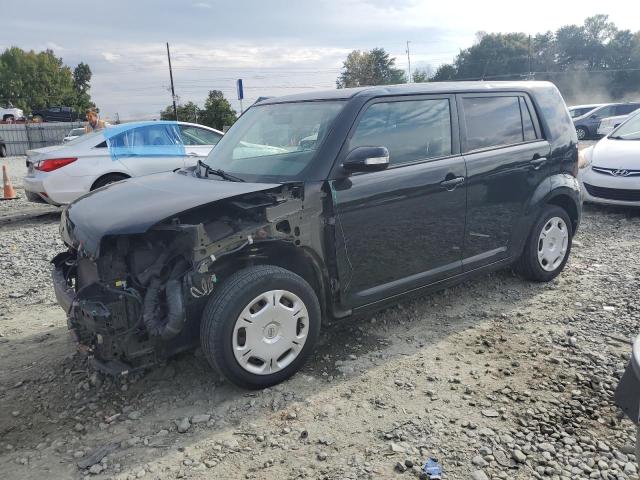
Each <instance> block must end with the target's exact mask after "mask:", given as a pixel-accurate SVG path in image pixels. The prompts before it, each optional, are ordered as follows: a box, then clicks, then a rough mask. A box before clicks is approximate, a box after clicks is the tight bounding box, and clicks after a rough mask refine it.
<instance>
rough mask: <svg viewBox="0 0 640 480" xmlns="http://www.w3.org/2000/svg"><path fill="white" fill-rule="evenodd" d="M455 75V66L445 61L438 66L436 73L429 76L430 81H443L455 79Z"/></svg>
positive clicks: (456, 73)
mask: <svg viewBox="0 0 640 480" xmlns="http://www.w3.org/2000/svg"><path fill="white" fill-rule="evenodd" d="M457 75H458V72H457V71H456V67H455V66H453V65H449V64H447V63H445V64H442V65H440V66H439V67H438V69H437V70H436V73H434V74H433V77H431V81H433V82H444V81H447V80H455V78H456V77H457Z"/></svg>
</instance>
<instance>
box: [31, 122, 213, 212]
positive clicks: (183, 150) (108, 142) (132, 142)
mask: <svg viewBox="0 0 640 480" xmlns="http://www.w3.org/2000/svg"><path fill="white" fill-rule="evenodd" d="M222 135H223V133H222V132H220V131H218V130H214V129H213V128H209V127H205V126H202V125H196V124H192V123H184V122H169V121H160V122H135V123H126V124H122V125H117V126H110V127H107V128H105V129H103V130H101V131H99V132H95V133H89V134H86V135H82V136H81V137H78V138H76V139H75V140H71V141H70V142H67V143H65V144H63V145H58V146H55V147H46V148H39V149H37V150H29V151H27V170H28V173H27V176H26V177H25V178H24V189H25V193H26V195H27V197H28V198H29V200H32V201H36V202H41V201H43V200H44V201H45V202H47V203H51V204H53V205H63V204H67V203H70V202H72V201H74V200H75V199H77V198H78V197H80V196H82V195H84V194H85V193H87V192H90V191H91V190H95V189H96V188H100V187H103V186H105V185H108V184H109V183H113V182H117V181H120V180H124V179H127V178H130V177H139V176H142V175H149V174H151V173H158V172H166V171H171V170H175V169H177V168H183V167H188V166H193V165H195V164H196V163H197V161H198V160H199V159H204V158H205V157H206V156H207V155H208V154H209V152H210V151H211V149H212V148H213V147H214V146H215V145H216V144H217V143H218V141H220V139H221V138H222Z"/></svg>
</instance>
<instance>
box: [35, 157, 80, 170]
mask: <svg viewBox="0 0 640 480" xmlns="http://www.w3.org/2000/svg"><path fill="white" fill-rule="evenodd" d="M76 160H77V158H75V157H69V158H49V159H47V160H41V161H39V162H38V163H36V164H35V166H34V168H35V169H36V170H40V171H41V172H53V171H54V170H57V169H59V168H62V167H64V166H66V165H69V164H70V163H73V162H75V161H76Z"/></svg>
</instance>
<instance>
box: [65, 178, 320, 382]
mask: <svg viewBox="0 0 640 480" xmlns="http://www.w3.org/2000/svg"><path fill="white" fill-rule="evenodd" d="M313 203H317V205H316V206H315V208H314V207H308V206H307V205H305V200H304V191H303V190H302V187H301V186H300V185H298V184H286V185H282V186H281V187H279V188H277V189H275V190H273V191H267V192H254V193H248V194H243V195H241V196H238V197H234V198H228V199H225V200H222V201H217V202H215V203H210V204H206V205H203V206H200V207H197V208H195V209H192V210H189V211H187V212H183V213H180V214H177V215H174V216H171V217H170V218H168V219H166V220H165V221H163V222H160V223H159V224H157V225H155V226H153V227H152V228H151V229H149V230H148V231H147V232H145V233H137V234H132V235H115V236H105V237H104V238H102V240H101V242H100V250H99V254H98V255H92V254H91V253H92V252H88V251H84V250H83V246H82V242H78V241H77V239H76V238H73V233H72V231H73V225H72V222H71V221H70V220H69V219H68V218H66V217H65V216H64V215H63V224H62V227H61V231H62V233H63V238H65V242H66V243H67V244H68V245H69V246H70V248H69V250H68V251H67V252H64V253H61V254H59V255H58V256H56V257H55V258H54V260H53V263H54V265H55V267H56V270H55V273H54V283H56V295H57V296H58V300H59V302H60V303H61V305H63V308H66V307H65V305H67V304H68V310H67V313H68V323H69V328H70V329H71V331H72V332H73V334H74V336H75V337H76V339H77V341H78V343H79V344H80V345H81V349H83V350H84V351H86V353H88V354H89V355H90V356H91V357H92V360H93V363H94V365H95V366H96V368H98V369H99V370H102V371H104V372H106V373H110V374H116V375H117V374H122V373H127V372H131V371H134V370H138V369H143V368H146V367H149V366H151V365H154V364H156V363H158V362H159V361H161V360H163V359H165V358H167V357H169V356H171V355H173V354H175V353H177V352H179V351H182V350H185V349H188V348H191V347H192V346H194V345H195V344H196V342H197V340H198V337H199V328H198V326H199V322H200V316H201V313H202V310H203V309H204V306H205V304H206V302H207V300H208V297H209V295H210V294H211V293H212V292H213V291H214V290H215V289H216V285H217V283H218V282H219V281H221V279H224V278H225V276H226V275H228V274H229V272H232V271H234V270H237V269H238V263H239V262H240V264H241V265H242V264H245V265H251V264H253V263H256V262H257V263H260V261H261V258H263V257H264V256H265V252H266V251H268V250H269V249H270V248H281V247H282V246H283V245H287V246H290V247H291V248H296V247H301V246H304V245H309V244H312V243H314V242H315V243H317V239H319V238H320V236H319V235H318V232H317V231H315V232H314V231H310V230H313V228H312V227H310V225H312V224H314V223H315V224H316V225H317V224H318V223H320V222H318V220H317V218H316V219H315V220H311V217H313V216H314V214H313V212H314V211H315V212H316V214H317V215H320V214H321V211H322V210H321V206H320V203H321V202H320V201H318V202H313ZM305 207H306V208H307V210H306V211H305V212H304V216H303V214H302V213H303V212H302V211H303V208H305ZM65 214H66V212H65ZM310 214H311V215H310ZM203 219H204V220H203ZM65 220H66V224H65ZM65 230H66V232H65ZM316 230H317V228H316ZM315 247H316V251H321V250H322V246H321V245H320V246H315ZM299 250H304V248H303V249H299ZM65 295H66V299H65V298H61V297H64V296H65Z"/></svg>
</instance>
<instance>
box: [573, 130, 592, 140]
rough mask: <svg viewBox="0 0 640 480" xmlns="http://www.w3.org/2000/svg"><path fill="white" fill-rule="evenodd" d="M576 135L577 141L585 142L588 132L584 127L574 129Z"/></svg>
mask: <svg viewBox="0 0 640 480" xmlns="http://www.w3.org/2000/svg"><path fill="white" fill-rule="evenodd" d="M576 134H577V135H578V140H586V139H587V137H588V136H589V132H588V131H587V129H586V128H584V127H578V128H576Z"/></svg>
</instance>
